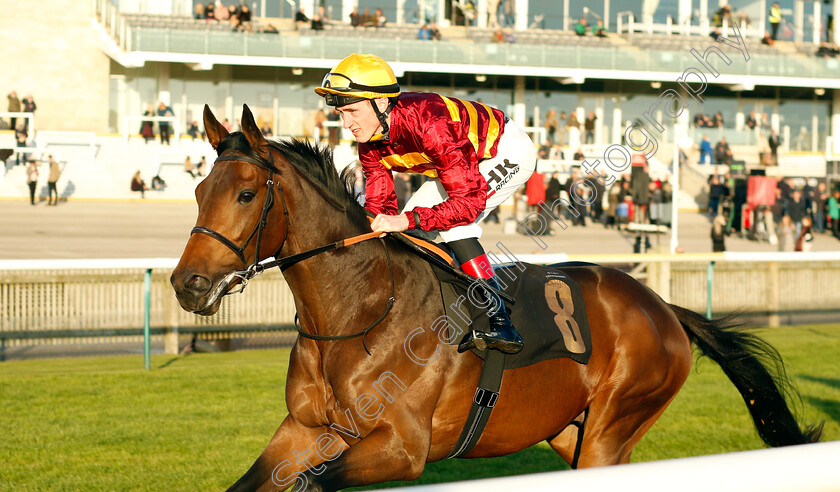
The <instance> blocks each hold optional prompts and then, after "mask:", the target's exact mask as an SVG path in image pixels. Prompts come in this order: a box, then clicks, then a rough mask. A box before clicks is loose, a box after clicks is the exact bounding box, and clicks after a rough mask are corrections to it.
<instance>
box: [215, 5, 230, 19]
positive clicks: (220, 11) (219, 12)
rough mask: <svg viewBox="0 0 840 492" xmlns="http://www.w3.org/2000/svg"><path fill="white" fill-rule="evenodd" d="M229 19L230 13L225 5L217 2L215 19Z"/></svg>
mask: <svg viewBox="0 0 840 492" xmlns="http://www.w3.org/2000/svg"><path fill="white" fill-rule="evenodd" d="M229 18H230V11H229V10H228V9H227V7H225V4H224V3H222V2H219V8H217V9H216V19H218V20H220V21H226V20H228V19H229Z"/></svg>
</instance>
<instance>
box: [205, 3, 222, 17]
mask: <svg viewBox="0 0 840 492" xmlns="http://www.w3.org/2000/svg"><path fill="white" fill-rule="evenodd" d="M204 20H208V21H218V20H219V19H217V18H216V4H214V3H213V2H208V3H207V6H206V7H204Z"/></svg>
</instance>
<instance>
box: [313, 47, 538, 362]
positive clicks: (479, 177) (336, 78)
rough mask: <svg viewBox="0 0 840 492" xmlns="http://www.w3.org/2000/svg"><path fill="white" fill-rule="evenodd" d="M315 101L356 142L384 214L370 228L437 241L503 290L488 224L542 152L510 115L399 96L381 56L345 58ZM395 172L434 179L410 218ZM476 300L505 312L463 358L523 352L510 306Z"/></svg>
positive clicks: (435, 98)
mask: <svg viewBox="0 0 840 492" xmlns="http://www.w3.org/2000/svg"><path fill="white" fill-rule="evenodd" d="M315 92H316V93H317V94H318V95H320V96H322V97H324V99H325V101H326V104H327V105H329V106H334V107H336V109H337V111H338V112H339V113H341V117H342V120H343V123H344V128H346V129H348V130H350V131H351V132H352V133H353V136H354V137H355V138H356V142H357V143H358V148H359V160H360V161H361V163H362V169H363V170H364V174H365V178H366V184H365V208H367V209H368V210H369V211H371V212H372V213H374V214H377V215H376V218H375V219H374V220H373V222H372V223H371V227H372V229H373V230H374V231H381V232H400V231H405V230H416V229H420V230H423V231H434V232H437V233H439V234H440V237H441V239H443V240H444V241H446V243H447V245H448V246H449V248H450V249H451V250H452V252H453V253H454V255H455V258H456V260H457V261H458V262H459V263H460V264H461V269H462V270H463V271H464V272H465V273H467V274H469V275H471V276H473V277H476V278H478V279H481V280H483V281H485V282H486V283H487V284H488V285H490V286H491V287H493V288H495V289H499V283H498V281H497V280H496V277H495V275H494V273H493V267H492V266H491V264H490V261H489V260H488V259H487V256H486V255H485V252H484V249H483V248H482V247H481V244H480V243H479V242H478V238H479V237H481V226H480V224H481V222H482V221H483V220H484V218H485V217H487V215H488V214H489V213H490V212H491V211H493V209H495V208H496V207H498V206H499V205H500V204H501V203H502V202H504V201H505V200H507V199H508V198H509V197H510V196H511V195H513V192H514V191H515V190H516V189H517V188H519V186H521V185H522V184H524V183H525V182H526V181H528V178H529V177H530V176H531V173H533V171H534V168H535V167H536V150H535V148H534V144H533V143H532V142H531V139H530V137H528V135H527V134H526V133H525V132H524V131H523V130H522V129H521V128H519V127H518V126H517V125H516V124H515V123H514V122H513V121H511V120H510V119H508V118H506V117H505V115H504V113H502V112H501V111H499V110H498V109H495V108H491V107H490V106H487V105H485V104H482V103H480V102H472V101H465V100H460V99H455V98H450V97H444V96H442V95H439V94H434V93H415V92H403V93H400V87H399V84H398V83H397V78H396V77H395V76H394V72H393V70H391V67H390V66H388V64H387V63H386V62H385V61H384V60H383V59H382V58H379V57H378V56H375V55H359V54H355V53H354V54H352V55H350V56H348V57H347V58H345V59H343V60H342V61H341V62H339V63H338V65H336V66H335V67H334V68H333V69H332V70H331V71H330V72H329V73H328V74H327V75H326V76H325V77H324V81H323V83H322V84H321V87H318V88H317V89H315ZM393 171H397V172H413V173H422V174H424V175H426V176H429V177H431V178H434V179H431V180H429V181H427V182H426V183H424V184H423V185H422V186H421V187H420V188H419V189H418V190H417V191H416V192H415V193H414V194H413V195H412V197H411V199H410V200H409V201H408V202H407V203H406V205H405V210H404V211H402V213H400V211H398V210H397V198H396V193H395V191H394V178H393V174H392V172H393ZM479 285H482V284H481V283H480V284H479ZM477 292H478V293H479V295H481V296H482V297H483V301H485V302H486V304H490V303H492V305H493V306H498V307H499V308H498V309H497V310H496V312H495V313H491V316H490V329H489V331H477V330H471V331H470V332H468V333H467V334H466V336H464V338H463V340H462V341H461V343H460V344H459V345H458V351H459V352H464V351H466V350H469V349H471V348H477V349H479V350H484V349H485V348H489V349H496V350H500V351H502V352H505V353H516V352H519V351H520V350H522V346H523V342H522V338H521V337H520V336H519V334H518V333H517V332H516V330H515V329H514V327H513V325H512V324H511V321H510V309H509V308H508V307H507V306H505V303H504V300H503V299H502V298H501V297H499V296H497V295H494V294H493V293H492V292H491V291H489V290H486V289H483V288H479V289H477Z"/></svg>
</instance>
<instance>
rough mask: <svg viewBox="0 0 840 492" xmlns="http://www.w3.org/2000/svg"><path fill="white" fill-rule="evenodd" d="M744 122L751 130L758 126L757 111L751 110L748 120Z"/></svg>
mask: <svg viewBox="0 0 840 492" xmlns="http://www.w3.org/2000/svg"><path fill="white" fill-rule="evenodd" d="M744 124H745V125H747V128H749V129H750V130H752V129H754V128H755V127H756V126H758V121H756V119H755V111H750V115H749V116H748V117H747V122H746V123H744Z"/></svg>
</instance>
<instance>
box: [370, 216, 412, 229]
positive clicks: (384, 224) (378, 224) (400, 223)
mask: <svg viewBox="0 0 840 492" xmlns="http://www.w3.org/2000/svg"><path fill="white" fill-rule="evenodd" d="M370 228H371V229H373V230H374V231H376V232H402V231H404V230H406V229H408V217H406V216H405V214H400V215H384V214H379V215H377V216H376V218H375V219H373V222H371V223H370Z"/></svg>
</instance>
